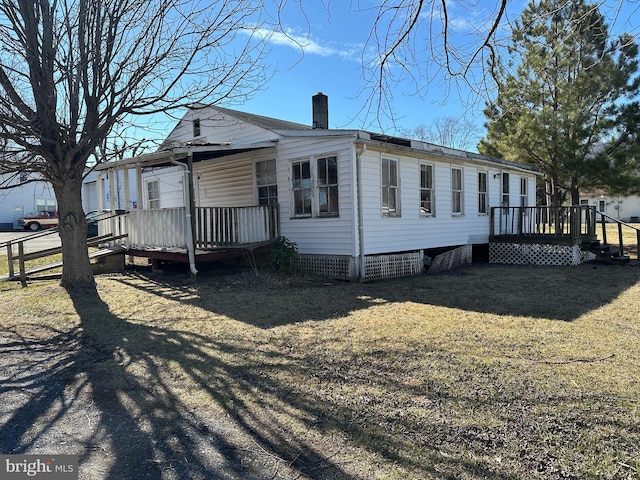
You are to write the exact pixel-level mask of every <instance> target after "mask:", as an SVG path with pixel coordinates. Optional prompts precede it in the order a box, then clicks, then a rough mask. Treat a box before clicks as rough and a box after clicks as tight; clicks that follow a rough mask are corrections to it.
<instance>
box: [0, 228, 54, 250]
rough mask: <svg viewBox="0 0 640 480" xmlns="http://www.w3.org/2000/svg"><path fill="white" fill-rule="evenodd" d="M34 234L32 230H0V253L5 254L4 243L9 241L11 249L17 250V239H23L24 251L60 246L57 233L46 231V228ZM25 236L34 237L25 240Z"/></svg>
mask: <svg viewBox="0 0 640 480" xmlns="http://www.w3.org/2000/svg"><path fill="white" fill-rule="evenodd" d="M36 233H37V235H34V234H33V233H32V232H21V231H15V232H0V246H2V247H1V248H0V255H6V247H4V244H5V243H6V242H9V241H11V242H12V243H13V244H14V246H13V251H14V252H15V253H17V252H18V246H17V244H18V241H20V240H22V239H24V240H25V242H24V248H25V252H35V251H39V250H45V249H47V248H56V247H59V246H60V236H59V235H58V234H57V233H53V232H52V233H48V234H47V230H41V231H39V232H36ZM27 237H35V238H31V239H28V240H27Z"/></svg>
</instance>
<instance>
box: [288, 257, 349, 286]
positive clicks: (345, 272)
mask: <svg viewBox="0 0 640 480" xmlns="http://www.w3.org/2000/svg"><path fill="white" fill-rule="evenodd" d="M353 260H354V259H352V258H351V257H340V256H332V255H298V256H297V257H296V269H297V270H299V271H301V272H305V273H310V274H313V275H318V276H320V277H329V278H335V279H337V280H351V279H352V271H353V269H354V261H353Z"/></svg>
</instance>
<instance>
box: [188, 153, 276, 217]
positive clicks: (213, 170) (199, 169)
mask: <svg viewBox="0 0 640 480" xmlns="http://www.w3.org/2000/svg"><path fill="white" fill-rule="evenodd" d="M274 158H275V152H274V151H273V150H271V149H269V150H267V151H266V152H265V151H262V150H258V151H256V152H253V153H244V154H237V155H232V156H228V157H223V158H221V159H217V160H207V161H203V162H198V163H197V164H195V165H194V174H195V175H196V177H197V191H198V195H197V197H198V206H200V207H246V206H251V205H257V203H258V200H257V193H256V186H255V185H256V183H255V167H254V165H255V163H256V162H258V161H263V160H272V159H274Z"/></svg>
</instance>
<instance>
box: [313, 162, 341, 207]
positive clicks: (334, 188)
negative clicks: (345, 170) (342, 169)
mask: <svg viewBox="0 0 640 480" xmlns="http://www.w3.org/2000/svg"><path fill="white" fill-rule="evenodd" d="M321 161H324V162H325V165H324V167H325V168H324V170H325V171H324V172H320V163H321ZM332 163H333V164H334V165H335V178H331V174H330V169H331V164H332ZM314 164H315V167H316V182H315V185H316V194H317V199H318V201H317V205H318V213H317V215H318V216H319V217H338V216H340V192H339V189H338V156H337V155H325V156H322V157H317V158H316V159H315V161H314ZM323 197H324V198H326V201H321V199H322V198H323ZM332 199H334V201H332Z"/></svg>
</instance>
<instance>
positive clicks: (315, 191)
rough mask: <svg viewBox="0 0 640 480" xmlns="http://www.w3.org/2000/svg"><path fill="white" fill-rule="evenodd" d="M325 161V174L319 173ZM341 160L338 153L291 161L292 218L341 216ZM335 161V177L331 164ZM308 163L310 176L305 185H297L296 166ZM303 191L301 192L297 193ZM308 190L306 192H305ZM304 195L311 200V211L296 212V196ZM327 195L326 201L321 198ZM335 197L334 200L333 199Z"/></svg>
mask: <svg viewBox="0 0 640 480" xmlns="http://www.w3.org/2000/svg"><path fill="white" fill-rule="evenodd" d="M323 160H324V161H327V162H326V163H325V174H324V175H323V174H319V171H318V169H319V167H320V166H319V164H320V163H322V161H323ZM339 161H340V157H339V155H338V154H337V153H328V154H323V155H314V156H311V157H306V158H298V159H295V160H293V161H292V162H291V166H290V168H291V186H290V188H291V205H292V207H291V218H311V217H339V216H340V190H339V172H338V167H339ZM333 162H335V178H333V176H331V178H329V177H328V176H330V172H329V170H328V169H329V168H330V167H329V164H330V163H333ZM304 163H308V165H309V178H308V183H307V182H304V183H305V185H304V186H303V185H299V186H296V185H295V168H296V166H297V165H302V164H304ZM305 180H307V179H305ZM296 192H301V193H296ZM304 192H306V193H304ZM300 194H302V195H304V197H305V198H306V199H307V200H308V201H309V202H310V205H309V211H308V212H307V211H303V212H296V206H297V203H296V196H297V195H300ZM323 196H324V197H325V199H326V201H324V202H321V201H320V199H321V198H322V197H323ZM331 199H333V201H331Z"/></svg>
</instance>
